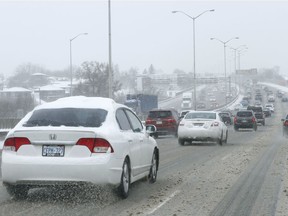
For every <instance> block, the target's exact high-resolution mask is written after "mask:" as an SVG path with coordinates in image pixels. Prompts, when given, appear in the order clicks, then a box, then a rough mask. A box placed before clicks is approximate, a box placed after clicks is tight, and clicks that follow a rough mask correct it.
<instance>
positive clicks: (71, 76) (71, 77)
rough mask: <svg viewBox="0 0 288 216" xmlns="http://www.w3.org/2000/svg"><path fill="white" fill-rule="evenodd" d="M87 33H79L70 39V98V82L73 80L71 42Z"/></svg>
mask: <svg viewBox="0 0 288 216" xmlns="http://www.w3.org/2000/svg"><path fill="white" fill-rule="evenodd" d="M87 34H88V33H80V34H78V35H76V36H75V37H73V38H71V39H70V96H72V80H73V68H72V41H73V40H74V39H76V38H77V37H79V36H80V35H87Z"/></svg>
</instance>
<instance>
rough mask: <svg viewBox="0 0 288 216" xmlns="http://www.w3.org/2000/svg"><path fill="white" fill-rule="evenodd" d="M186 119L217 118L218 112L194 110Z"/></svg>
mask: <svg viewBox="0 0 288 216" xmlns="http://www.w3.org/2000/svg"><path fill="white" fill-rule="evenodd" d="M185 119H216V113H204V112H203V113H201V112H197V113H196V112H192V113H188V114H187V115H186V116H185Z"/></svg>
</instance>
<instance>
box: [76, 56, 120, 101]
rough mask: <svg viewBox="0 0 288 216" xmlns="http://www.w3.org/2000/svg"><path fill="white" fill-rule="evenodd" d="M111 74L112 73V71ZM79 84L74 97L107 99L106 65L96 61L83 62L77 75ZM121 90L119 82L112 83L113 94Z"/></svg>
mask: <svg viewBox="0 0 288 216" xmlns="http://www.w3.org/2000/svg"><path fill="white" fill-rule="evenodd" d="M112 72H113V71H112ZM77 78H78V79H79V80H80V82H79V84H78V85H77V87H76V88H75V90H74V95H86V96H100V97H108V96H109V94H108V64H104V63H99V62H96V61H90V62H87V61H86V62H84V63H83V64H82V65H81V70H80V71H79V72H78V73H77ZM120 88H121V84H120V83H119V81H115V80H114V82H113V89H112V90H113V92H116V91H118V90H119V89H120Z"/></svg>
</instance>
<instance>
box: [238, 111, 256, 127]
mask: <svg viewBox="0 0 288 216" xmlns="http://www.w3.org/2000/svg"><path fill="white" fill-rule="evenodd" d="M239 128H252V129H253V130H254V131H256V130H257V122H256V117H255V115H254V112H253V111H252V110H241V111H238V112H237V113H236V115H235V117H234V129H235V130H236V131H238V129H239Z"/></svg>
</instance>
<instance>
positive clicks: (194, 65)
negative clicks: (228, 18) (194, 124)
mask: <svg viewBox="0 0 288 216" xmlns="http://www.w3.org/2000/svg"><path fill="white" fill-rule="evenodd" d="M213 11H215V10H214V9H212V10H206V11H203V12H202V13H200V14H199V15H198V16H196V17H192V16H190V15H188V14H186V13H185V12H183V11H172V13H182V14H184V15H186V16H187V17H189V18H190V19H192V20H193V72H194V74H193V85H194V97H193V99H194V110H195V111H196V109H197V104H196V54H195V53H196V51H195V50H196V47H195V20H196V19H197V18H198V17H200V16H201V15H202V14H204V13H206V12H213Z"/></svg>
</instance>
